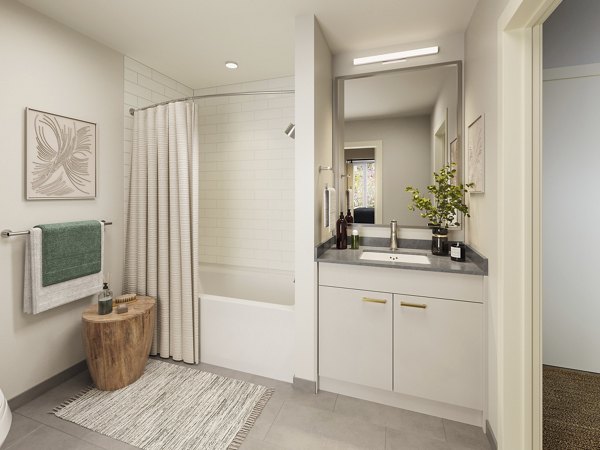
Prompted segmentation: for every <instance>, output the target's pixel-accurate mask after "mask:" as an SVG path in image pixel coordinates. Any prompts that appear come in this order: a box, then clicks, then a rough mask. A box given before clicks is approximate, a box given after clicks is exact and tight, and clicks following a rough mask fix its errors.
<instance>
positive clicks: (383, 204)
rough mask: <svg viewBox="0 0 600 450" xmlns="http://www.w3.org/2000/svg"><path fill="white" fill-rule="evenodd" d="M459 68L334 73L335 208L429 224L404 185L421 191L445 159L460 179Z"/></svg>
mask: <svg viewBox="0 0 600 450" xmlns="http://www.w3.org/2000/svg"><path fill="white" fill-rule="evenodd" d="M461 70H462V67H461V63H460V62H456V63H452V64H442V65H434V66H421V67H415V68H409V69H400V70H391V71H385V72H377V73H371V74H363V75H358V76H351V77H340V78H338V79H336V83H337V89H336V92H337V99H336V103H337V110H336V116H337V117H338V119H337V121H336V125H335V126H336V132H335V136H337V141H338V142H336V146H335V148H336V149H337V150H336V153H337V155H336V164H337V168H338V173H339V174H340V181H339V186H338V189H339V192H340V199H339V200H340V208H343V211H344V212H346V210H347V209H348V208H350V209H351V210H353V214H352V215H353V216H354V218H355V222H356V223H367V224H368V223H372V224H384V225H387V224H389V223H390V221H391V220H397V221H398V225H399V226H408V227H411V226H427V220H426V219H423V218H421V217H420V216H419V214H418V213H416V212H413V211H409V210H408V208H407V206H408V204H409V202H410V195H409V194H408V193H406V192H405V191H404V188H405V187H406V186H409V185H410V186H414V187H417V188H419V189H420V190H421V192H426V189H427V185H428V184H431V183H432V182H433V172H434V171H438V170H439V169H440V168H441V167H442V166H443V165H444V164H447V163H449V162H455V163H456V164H457V171H458V173H457V179H458V182H462V173H463V170H462V160H463V158H462V144H461V129H462V104H461V101H460V99H462V92H461V80H462V74H461Z"/></svg>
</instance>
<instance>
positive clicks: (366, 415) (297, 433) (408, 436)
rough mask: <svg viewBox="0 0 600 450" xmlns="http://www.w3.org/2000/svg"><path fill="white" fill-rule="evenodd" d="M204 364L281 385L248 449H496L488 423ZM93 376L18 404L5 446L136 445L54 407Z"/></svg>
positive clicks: (114, 448) (38, 449)
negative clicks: (468, 421)
mask: <svg viewBox="0 0 600 450" xmlns="http://www.w3.org/2000/svg"><path fill="white" fill-rule="evenodd" d="M187 367H197V368H198V369H200V370H206V371H208V372H214V373H218V374H220V375H225V376H229V377H232V378H238V379H243V380H247V381H250V382H254V383H259V384H262V385H264V386H270V387H274V388H275V394H274V395H273V397H272V398H271V400H270V401H269V403H268V404H267V406H266V408H265V409H264V410H263V412H262V414H261V416H260V418H259V419H258V421H257V422H256V424H255V426H254V428H253V429H252V431H251V432H250V434H249V435H248V438H247V439H246V440H245V441H244V444H243V445H242V450H292V449H302V450H311V449H336V450H341V449H348V450H354V449H368V450H459V449H465V450H484V449H485V450H489V448H490V447H489V445H488V443H487V439H486V437H485V435H484V434H483V433H482V431H481V429H480V428H477V427H473V426H469V425H464V424H461V423H457V422H452V421H449V420H445V419H440V418H437V417H432V416H427V415H424V414H418V413H413V412H409V411H405V410H401V409H397V408H392V407H389V406H383V405H379V404H376V403H371V402H366V401H363V400H357V399H354V398H350V397H345V396H343V395H337V394H332V393H329V392H322V393H320V394H319V395H314V394H311V393H305V392H300V391H298V390H296V389H294V388H293V387H292V385H290V384H288V383H283V382H281V381H276V380H271V379H268V378H263V377H259V376H255V375H250V374H247V373H242V372H236V371H233V370H229V369H224V368H221V367H215V366H210V365H206V364H200V365H198V366H189V365H188V366H187ZM89 383H90V380H89V375H88V373H87V372H83V373H81V374H79V375H77V376H75V377H73V378H72V379H70V380H68V381H66V382H64V383H63V384H61V385H60V386H58V387H56V388H54V389H52V390H51V391H49V392H47V393H45V394H44V395H42V396H40V397H38V398H36V399H35V400H32V401H31V402H29V403H27V404H26V405H24V406H22V407H21V408H19V409H17V410H16V411H14V412H13V425H12V428H11V431H10V433H9V435H8V438H7V440H6V441H5V443H4V445H3V446H2V450H9V449H10V450H50V449H51V450H54V449H57V450H98V449H106V450H121V449H134V448H136V447H133V446H131V445H128V444H125V443H123V442H120V441H116V440H114V439H111V438H109V437H106V436H103V435H101V434H98V433H95V432H93V431H90V430H88V429H86V428H83V427H80V426H79V425H75V424H73V423H71V422H67V421H65V420H62V419H59V418H57V417H55V416H54V415H52V414H48V411H51V410H52V408H54V407H55V406H56V405H58V404H60V403H61V402H62V401H64V400H65V399H67V398H69V397H71V396H73V395H74V394H76V393H77V392H79V391H80V390H81V389H82V388H83V387H85V386H86V385H88V384H89Z"/></svg>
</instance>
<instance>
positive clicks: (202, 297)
mask: <svg viewBox="0 0 600 450" xmlns="http://www.w3.org/2000/svg"><path fill="white" fill-rule="evenodd" d="M199 301H200V302H202V301H219V302H228V303H233V304H237V305H243V306H248V307H256V308H270V309H277V310H279V311H290V312H294V309H295V308H294V305H282V304H280V303H272V302H267V301H264V302H262V301H258V300H247V299H242V298H235V297H226V296H223V295H216V294H200V296H199Z"/></svg>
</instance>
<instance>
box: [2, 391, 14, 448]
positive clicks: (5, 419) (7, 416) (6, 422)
mask: <svg viewBox="0 0 600 450" xmlns="http://www.w3.org/2000/svg"><path fill="white" fill-rule="evenodd" d="M11 423H12V414H11V413H10V408H9V407H8V401H7V400H6V399H5V398H4V394H3V393H2V390H1V389H0V447H1V446H2V443H3V442H4V439H6V435H7V434H8V430H10V424H11Z"/></svg>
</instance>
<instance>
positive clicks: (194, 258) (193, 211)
mask: <svg viewBox="0 0 600 450" xmlns="http://www.w3.org/2000/svg"><path fill="white" fill-rule="evenodd" d="M198 159H199V151H198V121H197V112H196V106H195V105H194V104H192V103H186V102H177V103H169V104H168V105H159V106H155V107H152V108H149V109H146V110H140V111H137V112H136V113H135V117H134V131H133V149H132V154H131V172H130V187H129V203H128V208H127V217H126V241H125V275H124V283H123V292H126V293H134V292H135V293H137V294H140V295H149V296H152V297H155V298H156V299H157V321H156V326H155V331H154V339H153V343H152V354H158V355H160V356H161V357H164V358H168V357H172V358H173V359H174V360H177V361H181V360H183V361H185V362H187V363H197V362H199V338H198V333H199V329H198V310H197V309H198V302H197V299H198V251H199V248H198V195H199V194H198V192H199V191H198Z"/></svg>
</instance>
